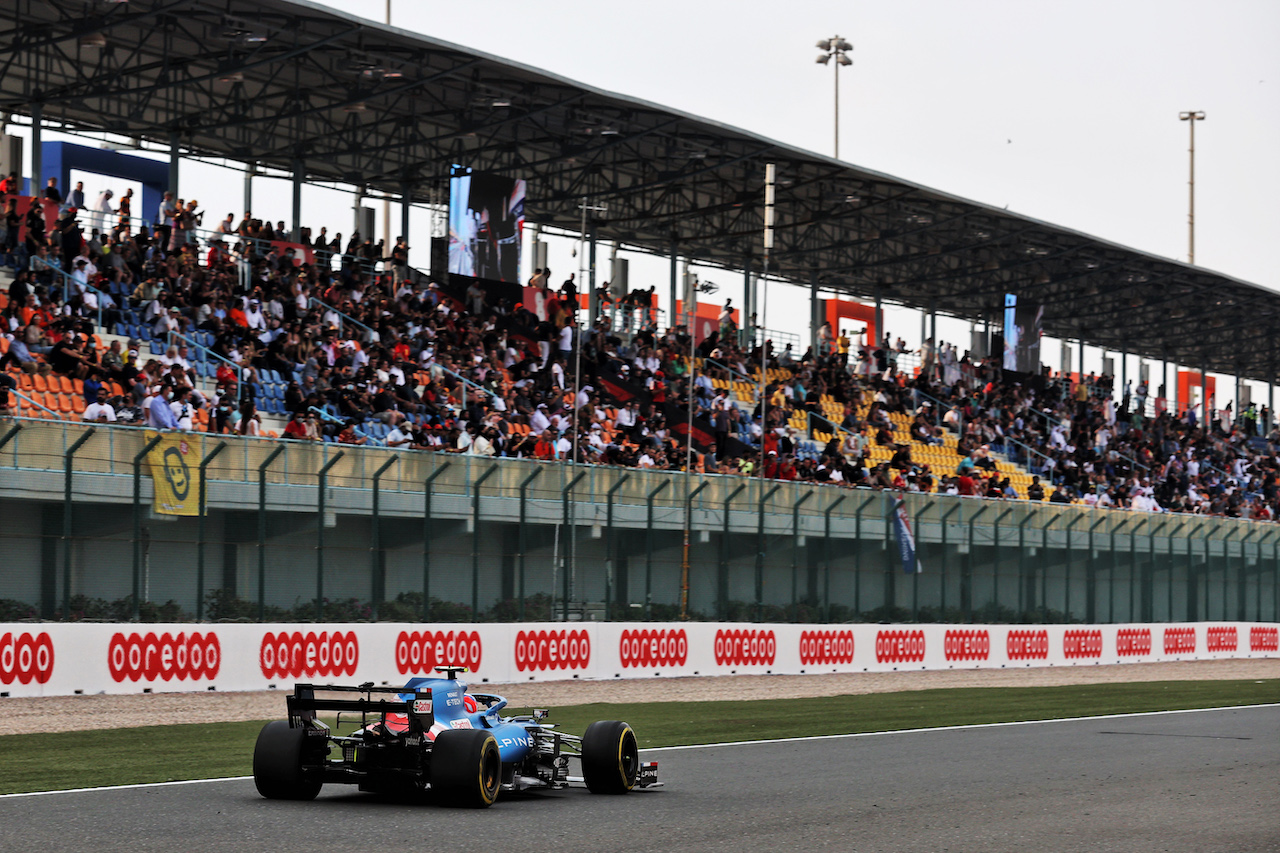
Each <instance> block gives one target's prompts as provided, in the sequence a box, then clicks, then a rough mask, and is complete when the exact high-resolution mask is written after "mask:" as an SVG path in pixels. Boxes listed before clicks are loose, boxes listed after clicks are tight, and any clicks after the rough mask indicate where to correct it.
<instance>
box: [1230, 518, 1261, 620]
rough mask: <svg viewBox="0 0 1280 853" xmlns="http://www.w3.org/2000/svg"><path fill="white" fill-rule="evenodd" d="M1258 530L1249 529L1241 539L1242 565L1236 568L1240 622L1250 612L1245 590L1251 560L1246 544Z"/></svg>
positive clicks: (1246, 617)
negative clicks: (1246, 550) (1246, 554)
mask: <svg viewBox="0 0 1280 853" xmlns="http://www.w3.org/2000/svg"><path fill="white" fill-rule="evenodd" d="M1257 532H1258V529H1257V528H1256V527H1255V528H1254V529H1253V530H1250V531H1249V533H1248V535H1246V536H1245V537H1244V538H1243V539H1241V540H1240V565H1239V567H1238V568H1237V569H1236V620H1237V621H1239V622H1243V621H1245V620H1246V619H1248V618H1249V617H1248V615H1247V614H1248V612H1249V602H1248V598H1247V596H1246V594H1245V590H1246V588H1247V586H1248V584H1247V582H1246V580H1245V576H1246V575H1247V574H1248V573H1249V569H1248V562H1249V560H1248V558H1247V557H1245V547H1244V546H1245V544H1246V543H1247V542H1248V541H1249V540H1250V539H1252V538H1253V536H1254V534H1255V533H1257ZM1259 592H1261V590H1259Z"/></svg>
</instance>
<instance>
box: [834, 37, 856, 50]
mask: <svg viewBox="0 0 1280 853" xmlns="http://www.w3.org/2000/svg"><path fill="white" fill-rule="evenodd" d="M836 50H853V45H851V44H849V43H848V42H847V41H845V40H844V39H840V40H839V41H838V42H836Z"/></svg>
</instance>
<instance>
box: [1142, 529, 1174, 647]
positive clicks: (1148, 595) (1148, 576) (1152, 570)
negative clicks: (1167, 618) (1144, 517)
mask: <svg viewBox="0 0 1280 853" xmlns="http://www.w3.org/2000/svg"><path fill="white" fill-rule="evenodd" d="M1154 520H1155V519H1154V518H1153V519H1152V521H1154ZM1147 526H1148V527H1150V526H1151V525H1150V524H1148V525H1147ZM1168 526H1169V522H1168V520H1165V521H1162V522H1160V524H1159V526H1158V527H1156V529H1155V530H1152V531H1151V532H1149V533H1148V534H1147V556H1148V559H1147V570H1146V571H1145V572H1144V573H1143V574H1144V575H1145V577H1144V578H1143V579H1142V621H1143V622H1154V621H1156V534H1157V533H1159V532H1160V531H1161V530H1164V529H1165V528H1166V527H1168ZM1169 584H1170V585H1172V584H1173V572H1172V571H1171V572H1170V573H1169Z"/></svg>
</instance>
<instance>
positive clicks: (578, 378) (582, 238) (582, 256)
mask: <svg viewBox="0 0 1280 853" xmlns="http://www.w3.org/2000/svg"><path fill="white" fill-rule="evenodd" d="M578 209H579V210H581V211H582V231H581V232H580V234H579V237H578V272H579V274H580V276H581V278H580V279H579V281H578V287H579V288H581V287H582V285H583V282H585V281H586V280H587V267H586V264H587V252H586V248H587V245H586V244H587V211H588V210H590V211H592V212H598V213H603V212H605V211H606V210H608V208H607V207H605V206H604V205H602V204H594V205H593V204H588V203H587V197H586V196H583V197H582V203H581V204H580V205H578ZM591 239H592V241H593V242H592V243H591V246H592V250H591V251H592V255H594V254H595V242H594V240H595V232H594V231H593V232H592V238H591ZM593 260H594V258H593ZM547 286H548V287H550V286H551V282H549V281H548V282H547ZM589 292H590V291H588V293H589ZM590 298H594V297H590ZM574 299H575V300H576V299H577V297H576V296H575V297H574ZM578 307H579V306H578V305H577V304H575V305H574V306H573V313H572V314H571V315H570V316H572V317H573V331H574V337H575V338H576V340H575V341H574V347H573V446H572V448H571V449H570V451H569V452H570V453H572V454H573V458H572V459H571V460H569V464H570V465H577V464H578V389H579V388H580V387H581V385H582V324H581V323H580V322H579V321H578Z"/></svg>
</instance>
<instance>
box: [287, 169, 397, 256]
mask: <svg viewBox="0 0 1280 853" xmlns="http://www.w3.org/2000/svg"><path fill="white" fill-rule="evenodd" d="M292 171H293V181H292V183H293V242H295V243H297V242H299V241H300V240H301V239H302V179H303V177H305V175H306V169H305V167H304V166H303V165H302V161H301V160H294V161H293V165H292ZM390 248H391V247H390V246H388V247H387V250H388V251H389V250H390Z"/></svg>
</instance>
